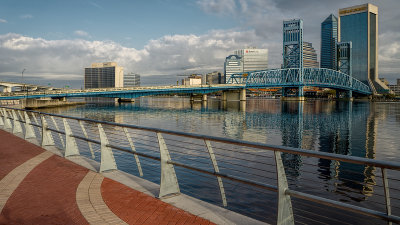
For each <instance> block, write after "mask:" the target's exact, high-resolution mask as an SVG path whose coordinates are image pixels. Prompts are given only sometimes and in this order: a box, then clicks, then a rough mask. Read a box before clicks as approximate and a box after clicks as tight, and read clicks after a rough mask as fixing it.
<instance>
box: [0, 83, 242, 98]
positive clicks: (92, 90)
mask: <svg viewBox="0 0 400 225" xmlns="http://www.w3.org/2000/svg"><path fill="white" fill-rule="evenodd" d="M227 86H229V87H242V86H244V85H242V84H212V85H208V84H207V85H206V84H201V85H170V86H139V87H120V88H88V89H83V90H81V89H58V90H46V91H30V92H29V95H30V96H35V95H58V94H79V93H97V92H121V91H146V90H148V91H151V90H166V89H178V90H179V89H190V88H201V87H203V88H206V87H209V88H220V87H227ZM25 95H26V92H0V97H8V96H15V97H17V96H25Z"/></svg>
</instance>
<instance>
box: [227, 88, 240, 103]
mask: <svg viewBox="0 0 400 225" xmlns="http://www.w3.org/2000/svg"><path fill="white" fill-rule="evenodd" d="M222 101H246V89H244V88H243V89H240V90H239V91H237V90H232V91H223V92H222Z"/></svg>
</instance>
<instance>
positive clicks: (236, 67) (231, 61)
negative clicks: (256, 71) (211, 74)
mask: <svg viewBox="0 0 400 225" xmlns="http://www.w3.org/2000/svg"><path fill="white" fill-rule="evenodd" d="M224 71H225V72H224V76H225V77H224V80H225V82H224V83H226V82H228V80H229V77H230V76H231V75H232V74H235V73H241V72H243V64H242V57H240V56H238V55H230V56H228V57H226V59H225V64H224Z"/></svg>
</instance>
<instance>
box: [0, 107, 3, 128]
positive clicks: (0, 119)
mask: <svg viewBox="0 0 400 225" xmlns="http://www.w3.org/2000/svg"><path fill="white" fill-rule="evenodd" d="M3 118H4V114H3V108H0V126H4V120H3Z"/></svg>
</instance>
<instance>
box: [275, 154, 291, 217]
mask: <svg viewBox="0 0 400 225" xmlns="http://www.w3.org/2000/svg"><path fill="white" fill-rule="evenodd" d="M274 155H275V163H276V174H277V181H278V218H277V224H278V225H283V224H284V225H292V224H294V217H293V209H292V201H291V199H290V195H287V194H286V193H285V192H286V190H288V189H289V187H288V183H287V179H286V174H285V168H284V167H283V163H282V158H281V153H280V152H278V151H275V152H274Z"/></svg>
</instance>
